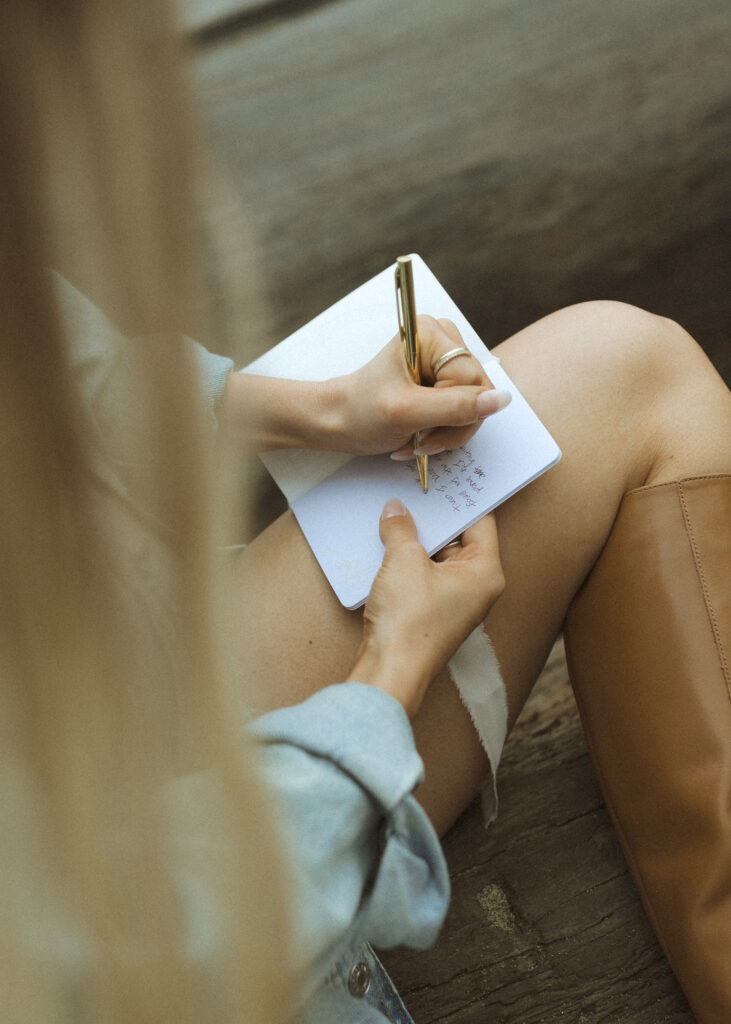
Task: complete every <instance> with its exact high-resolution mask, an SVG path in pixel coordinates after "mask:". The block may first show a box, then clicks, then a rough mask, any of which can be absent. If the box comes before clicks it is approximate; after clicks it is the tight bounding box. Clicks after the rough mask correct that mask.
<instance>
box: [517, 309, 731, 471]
mask: <svg viewBox="0 0 731 1024" xmlns="http://www.w3.org/2000/svg"><path fill="white" fill-rule="evenodd" d="M500 348H501V349H504V353H505V361H506V368H507V369H508V372H511V367H515V369H516V370H517V371H519V374H520V379H519V380H518V384H519V386H522V385H523V384H524V385H525V386H526V387H527V389H528V391H529V393H530V401H531V403H532V404H534V406H535V408H536V411H537V412H538V415H539V416H542V418H544V421H545V422H548V419H550V420H551V422H552V426H553V429H554V430H555V433H556V435H560V434H561V433H563V434H564V435H565V436H567V437H569V438H582V440H581V441H580V444H582V445H583V447H584V448H585V449H586V452H585V455H586V457H591V456H593V457H595V458H602V459H607V458H610V457H612V456H614V457H615V462H616V461H619V462H620V463H621V465H622V466H623V467H624V468H623V475H624V483H625V488H630V487H633V486H639V485H641V484H643V483H645V482H648V481H649V482H660V480H661V478H664V477H667V476H668V474H673V473H680V472H684V473H687V474H691V475H692V474H694V473H696V472H709V471H712V472H719V471H724V465H725V467H726V470H728V468H729V467H728V462H729V459H730V458H731V456H729V452H728V447H729V441H730V440H731V425H729V392H728V389H727V388H726V386H725V384H724V383H723V381H722V380H721V378H720V377H719V375H718V374H717V373H716V371H715V369H714V368H713V366H712V364H711V363H710V361H709V360H708V358H707V357H706V355H705V354H704V352H703V350H702V349H701V348H700V347H699V346H698V345H697V344H696V342H695V341H694V340H693V339H692V338H691V336H690V335H689V334H688V333H687V331H685V330H684V329H683V328H682V327H680V326H679V325H678V324H676V323H675V322H673V321H672V320H669V319H667V318H666V317H662V316H657V315H655V314H653V313H649V312H647V311H646V310H643V309H639V308H638V307H636V306H631V305H629V304H627V303H622V302H613V301H594V302H584V303H579V304H577V305H574V306H568V307H566V308H565V309H561V310H558V311H557V312H556V313H552V314H551V315H550V316H547V317H545V318H544V319H543V320H541V321H539V322H538V323H536V324H533V325H532V326H531V327H528V328H526V329H525V330H524V331H521V332H520V334H518V335H515V336H514V337H513V338H511V339H509V340H508V341H507V342H505V343H504V345H503V346H501V347H500ZM500 355H501V358H502V352H500ZM557 395H558V396H559V400H558V401H557V399H556V396H557ZM546 418H548V419H546ZM583 439H585V440H583ZM557 440H558V441H559V444H561V438H560V436H557ZM714 467H715V468H714ZM660 474H662V475H663V476H662V477H660V476H659V475H660Z"/></svg>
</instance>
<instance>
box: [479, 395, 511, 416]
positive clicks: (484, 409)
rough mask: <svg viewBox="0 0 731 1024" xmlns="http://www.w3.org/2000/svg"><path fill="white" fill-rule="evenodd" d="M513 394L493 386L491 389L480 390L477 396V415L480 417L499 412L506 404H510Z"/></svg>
mask: <svg viewBox="0 0 731 1024" xmlns="http://www.w3.org/2000/svg"><path fill="white" fill-rule="evenodd" d="M512 400H513V395H512V393H511V392H510V391H503V390H502V389H501V388H493V390H492V391H482V392H481V393H480V394H479V395H478V396H477V415H478V417H479V418H480V419H484V418H485V417H486V416H491V415H492V413H494V412H499V411H500V409H504V408H505V406H506V405H510V403H511V402H512Z"/></svg>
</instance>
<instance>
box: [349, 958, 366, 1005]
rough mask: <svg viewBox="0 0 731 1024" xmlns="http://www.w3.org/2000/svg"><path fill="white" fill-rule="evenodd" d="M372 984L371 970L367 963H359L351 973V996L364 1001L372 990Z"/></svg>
mask: <svg viewBox="0 0 731 1024" xmlns="http://www.w3.org/2000/svg"><path fill="white" fill-rule="evenodd" d="M370 984H371V969H370V967H369V966H368V964H367V963H364V962H363V961H362V960H361V961H360V963H357V964H356V965H355V967H354V968H353V970H352V971H351V972H350V979H349V981H348V988H349V989H350V994H351V995H352V996H355V997H356V999H362V998H363V996H364V995H365V994H366V992H367V991H368V989H369V988H370Z"/></svg>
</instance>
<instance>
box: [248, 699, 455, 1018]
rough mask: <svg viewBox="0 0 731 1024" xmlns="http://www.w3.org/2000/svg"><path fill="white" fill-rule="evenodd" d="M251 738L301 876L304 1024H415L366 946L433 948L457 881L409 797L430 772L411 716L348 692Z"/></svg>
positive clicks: (291, 713)
mask: <svg viewBox="0 0 731 1024" xmlns="http://www.w3.org/2000/svg"><path fill="white" fill-rule="evenodd" d="M252 730H253V732H254V734H255V736H256V737H257V738H258V739H259V741H260V742H261V748H260V749H261V754H262V760H263V767H264V771H265V775H266V780H267V782H268V784H269V786H270V788H271V791H272V796H273V802H274V806H275V808H276V813H277V819H278V823H279V827H280V830H281V833H282V835H283V836H284V837H285V841H286V842H287V845H288V847H289V849H290V851H291V859H292V863H293V866H294V869H295V884H296V892H297V916H296V921H295V929H296V941H297V946H298V948H299V949H300V950H302V951H304V955H305V959H306V968H307V977H308V979H309V981H308V983H307V985H306V990H305V991H304V993H303V998H304V1005H303V1008H302V1010H301V1013H300V1016H299V1017H297V1021H298V1024H315V1022H317V1024H331V1022H332V1024H349V1022H351V1021H352V1022H353V1024H355V1022H363V1024H366V1022H374V1024H375V1022H380V1024H383V1022H384V1021H387V1020H394V1021H399V1022H401V1021H408V1020H409V1018H408V1016H404V1015H401V1016H399V1015H398V1012H399V1011H398V1007H399V1005H400V1001H399V1000H398V999H397V997H395V993H393V991H392V989H391V986H390V982H389V980H388V977H387V975H386V974H385V972H384V971H383V970H382V968H380V965H379V963H378V961H377V960H375V958H374V957H373V953H372V950H371V949H370V948H369V945H368V944H369V943H373V944H374V945H376V946H379V947H382V948H388V947H391V946H396V945H408V946H414V947H416V948H424V947H426V946H428V945H430V944H431V943H432V942H433V941H434V940H435V938H436V936H437V933H438V931H439V928H440V926H441V924H442V921H443V920H444V915H445V913H446V910H447V904H448V901H449V876H448V874H447V868H446V864H445V862H444V857H443V855H442V851H441V847H440V845H439V840H438V839H437V836H436V834H435V832H434V829H433V828H432V826H431V823H430V822H429V819H428V818H427V816H426V814H425V813H424V811H423V810H422V808H421V807H420V806H419V804H418V803H417V802H416V800H415V799H414V797H413V795H412V794H413V791H414V789H415V787H416V786H417V785H418V784H419V783H420V782H421V780H422V778H423V766H422V762H421V759H420V757H419V755H418V754H417V752H416V748H415V746H414V739H413V734H412V731H411V725H410V723H409V720H408V718H407V716H406V713H405V711H404V710H403V708H402V707H401V705H400V704H399V703H398V702H397V701H396V700H394V699H393V698H392V697H390V696H389V695H388V694H386V693H383V692H382V691H380V690H377V689H374V688H373V687H371V686H366V685H365V684H363V683H355V682H351V683H342V684H340V685H335V686H330V687H328V688H327V689H325V690H322V691H321V692H320V693H317V694H315V695H314V696H313V697H310V699H309V700H307V701H305V702H304V703H303V704H299V705H296V706H294V707H289V708H283V709H281V710H279V711H273V712H270V713H269V714H267V715H264V716H263V717H262V718H259V719H258V720H257V721H256V722H255V723H254V724H253V725H252Z"/></svg>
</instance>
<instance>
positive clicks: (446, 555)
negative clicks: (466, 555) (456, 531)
mask: <svg viewBox="0 0 731 1024" xmlns="http://www.w3.org/2000/svg"><path fill="white" fill-rule="evenodd" d="M461 550H462V541H461V540H459V538H458V539H457V540H452V541H450V542H449V544H445V545H444V547H443V548H441V550H439V551H437V552H436V554H434V555H432V559H433V561H435V562H449V561H450V560H451V559H453V558H455V557H456V556H457V555H458V554H459V552H460V551H461Z"/></svg>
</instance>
